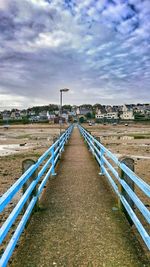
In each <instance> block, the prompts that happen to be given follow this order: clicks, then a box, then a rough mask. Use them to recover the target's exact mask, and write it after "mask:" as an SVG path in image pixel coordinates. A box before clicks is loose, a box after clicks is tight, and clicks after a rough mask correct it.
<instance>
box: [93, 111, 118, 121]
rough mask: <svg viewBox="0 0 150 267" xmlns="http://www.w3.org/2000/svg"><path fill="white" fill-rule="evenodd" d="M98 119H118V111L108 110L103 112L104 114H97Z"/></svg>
mask: <svg viewBox="0 0 150 267" xmlns="http://www.w3.org/2000/svg"><path fill="white" fill-rule="evenodd" d="M95 118H96V119H108V120H112V119H113V120H118V119H119V116H118V112H108V113H103V114H96V115H95Z"/></svg>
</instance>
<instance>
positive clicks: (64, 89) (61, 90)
mask: <svg viewBox="0 0 150 267" xmlns="http://www.w3.org/2000/svg"><path fill="white" fill-rule="evenodd" d="M68 91H69V89H68V88H62V89H60V109H59V120H60V121H59V124H60V135H61V123H62V95H63V92H64V93H65V92H68Z"/></svg>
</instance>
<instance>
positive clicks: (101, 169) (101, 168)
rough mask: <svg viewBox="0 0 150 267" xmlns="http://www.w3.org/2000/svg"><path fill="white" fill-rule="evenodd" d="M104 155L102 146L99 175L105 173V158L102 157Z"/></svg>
mask: <svg viewBox="0 0 150 267" xmlns="http://www.w3.org/2000/svg"><path fill="white" fill-rule="evenodd" d="M103 155H104V150H103V149H102V148H100V173H99V175H104V170H103V166H104V160H103V159H102V157H103Z"/></svg>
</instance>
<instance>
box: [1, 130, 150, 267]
mask: <svg viewBox="0 0 150 267" xmlns="http://www.w3.org/2000/svg"><path fill="white" fill-rule="evenodd" d="M64 150H65V151H64ZM23 169H24V173H23V174H22V176H21V177H20V178H19V179H18V180H17V181H16V182H15V183H14V184H13V185H12V186H11V187H10V188H9V190H8V191H7V192H6V193H5V194H4V195H3V196H1V198H0V213H1V214H5V210H6V209H7V208H8V206H9V205H10V203H11V202H12V200H13V199H14V198H15V197H16V196H17V194H20V195H19V196H20V198H19V200H18V201H17V203H16V205H15V207H14V208H13V209H12V210H11V212H10V213H9V214H8V216H7V218H5V217H4V218H5V219H4V220H2V225H1V228H0V245H1V250H0V253H1V255H0V256H1V258H0V267H5V266H11V267H42V266H44V267H51V266H63V267H72V266H73V267H80V266H88V267H90V266H91V267H98V266H103V267H126V266H131V267H134V266H135V267H140V266H141V267H142V266H147V267H148V266H150V262H149V257H148V255H149V250H150V235H149V232H150V228H149V224H150V210H149V205H148V201H149V198H150V186H149V185H148V184H146V183H145V182H144V181H143V180H142V179H141V178H139V177H138V176H137V175H136V174H135V173H134V168H133V162H132V159H129V158H128V159H125V158H123V159H118V158H117V157H116V156H115V155H114V154H113V153H112V152H110V151H109V150H108V149H107V148H106V147H104V146H103V145H102V144H101V143H100V142H99V141H98V140H97V139H96V138H95V137H94V136H92V135H91V134H90V133H89V132H88V131H87V130H86V129H84V128H83V127H82V126H80V125H75V127H74V126H73V125H71V126H70V127H69V128H68V129H67V130H66V131H65V132H64V133H63V134H62V135H61V136H60V137H59V139H58V140H56V141H55V142H54V144H53V145H52V146H51V147H50V148H49V149H48V150H47V151H46V152H45V153H44V154H43V155H42V156H41V157H40V158H39V159H38V161H37V162H32V161H31V160H28V161H26V162H24V163H23ZM139 191H140V192H142V194H143V195H144V197H145V198H141V199H140V195H139V194H138V192H139ZM20 192H21V193H20ZM143 199H144V200H143Z"/></svg>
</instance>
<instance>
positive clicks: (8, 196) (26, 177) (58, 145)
mask: <svg viewBox="0 0 150 267" xmlns="http://www.w3.org/2000/svg"><path fill="white" fill-rule="evenodd" d="M72 130H73V125H71V126H70V127H69V128H68V129H67V130H66V131H65V132H64V133H63V134H62V135H61V136H60V137H59V139H58V140H57V141H56V142H55V143H54V144H53V145H52V146H51V147H50V148H49V149H48V150H47V151H46V152H45V153H44V154H43V155H42V156H41V157H40V158H39V159H38V160H37V162H36V163H35V164H33V165H32V166H31V167H30V168H29V169H28V170H27V171H26V172H25V173H24V174H23V175H22V176H21V177H20V178H19V179H18V180H17V181H16V182H15V183H14V184H13V185H12V186H11V187H10V188H9V189H8V191H7V192H6V193H4V195H3V196H2V197H1V198H0V213H1V212H3V211H4V209H5V208H6V207H7V206H8V204H9V203H10V202H11V200H12V199H13V197H14V196H15V195H16V194H17V193H18V192H19V190H20V189H21V188H22V187H23V185H24V184H25V183H26V182H27V181H30V178H31V176H32V174H33V173H34V172H35V171H36V170H37V169H38V167H41V170H40V171H39V172H38V175H37V177H36V178H35V179H34V180H32V181H31V183H30V185H29V186H28V188H27V189H26V191H25V192H24V193H23V195H22V197H21V198H20V200H19V202H18V203H17V205H16V206H15V207H14V209H13V210H12V211H11V213H10V214H9V216H8V218H7V219H6V220H5V222H4V223H3V225H2V227H1V228H0V245H1V244H2V243H3V241H4V239H5V238H6V237H7V235H8V233H9V231H10V229H11V228H12V226H13V224H14V222H15V221H16V219H17V218H18V216H19V214H20V212H21V211H22V210H23V208H24V205H25V204H26V203H27V201H29V199H30V197H31V196H32V195H31V194H32V192H33V190H34V189H35V188H36V187H37V186H38V188H37V190H36V192H37V193H36V195H33V196H32V198H31V200H30V202H29V205H28V206H27V209H26V210H25V213H24V214H23V216H22V217H21V220H20V222H19V224H18V226H17V228H16V230H15V232H14V233H13V236H12V237H11V239H10V241H9V243H8V245H7V247H6V249H5V250H4V252H3V254H2V256H1V258H0V267H5V266H7V263H8V261H9V259H10V257H11V255H12V253H13V251H14V249H15V247H16V244H17V242H18V239H19V238H20V235H21V233H22V231H23V230H24V228H25V226H26V223H27V221H28V219H29V217H30V215H31V213H32V211H33V208H34V207H35V204H36V202H37V201H38V199H39V196H40V195H41V193H42V190H43V188H44V186H45V184H46V182H47V180H48V178H49V176H50V175H55V165H56V163H57V161H58V159H59V156H60V154H61V152H62V151H63V150H64V146H65V144H66V142H67V140H68V139H69V137H70V135H71V132H72ZM47 158H48V160H47V161H46V163H45V162H44V161H45V160H46V159H47ZM43 163H44V165H42V166H41V164H43ZM46 171H47V172H46ZM45 173H46V174H45ZM44 174H45V176H44V177H43V175H44ZM39 182H40V185H39Z"/></svg>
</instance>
